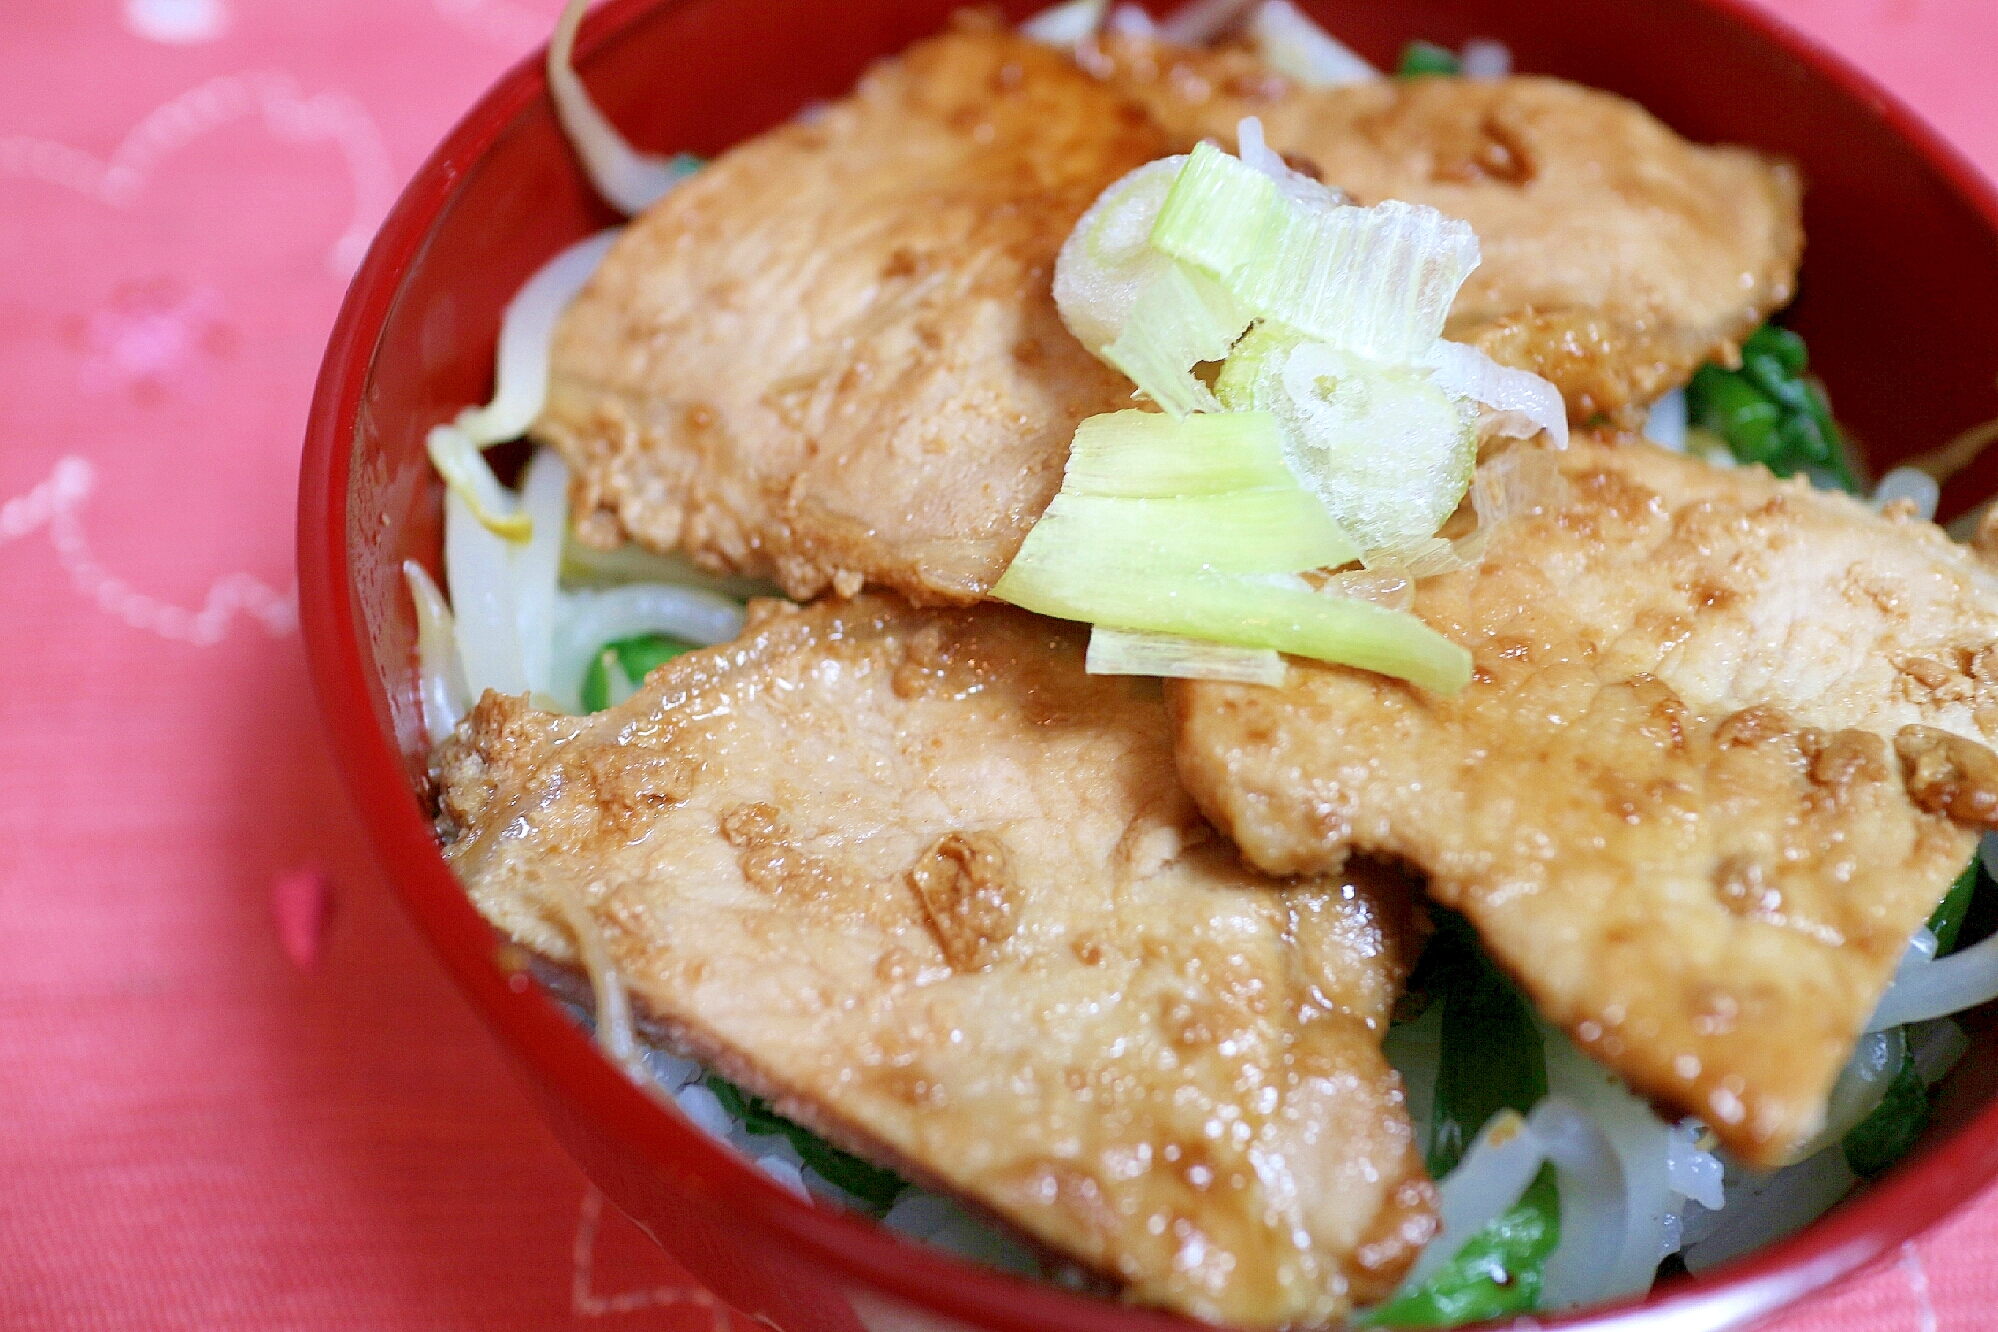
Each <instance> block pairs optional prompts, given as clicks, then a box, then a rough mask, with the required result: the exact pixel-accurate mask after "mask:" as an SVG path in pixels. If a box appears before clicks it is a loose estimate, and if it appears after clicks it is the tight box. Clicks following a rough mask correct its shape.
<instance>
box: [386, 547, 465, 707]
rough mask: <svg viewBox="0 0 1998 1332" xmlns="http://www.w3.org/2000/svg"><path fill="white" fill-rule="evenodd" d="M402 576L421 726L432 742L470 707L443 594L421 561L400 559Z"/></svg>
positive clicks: (455, 633) (453, 629)
mask: <svg viewBox="0 0 1998 1332" xmlns="http://www.w3.org/2000/svg"><path fill="white" fill-rule="evenodd" d="M402 576H403V580H404V581H405V582H406V583H408V584H409V597H410V600H411V601H413V602H414V603H415V604H416V679H417V697H418V698H419V699H420V700H421V701H422V704H423V729H424V731H425V733H426V734H428V736H429V737H430V743H432V744H433V745H434V744H436V743H438V742H439V741H441V740H443V738H444V737H445V736H447V735H449V734H451V730H452V728H453V727H455V726H457V724H458V719H459V718H460V717H462V716H464V715H465V713H466V711H467V709H469V708H470V707H471V700H470V699H469V698H468V697H467V695H466V689H465V669H464V667H463V666H461V665H460V664H459V663H458V642H457V626H456V623H455V621H454V620H453V619H452V616H451V607H450V606H449V605H448V604H446V603H445V600H444V594H443V593H442V592H440V591H438V589H437V584H436V583H435V582H433V581H431V578H430V574H429V572H428V571H427V570H426V569H424V567H423V566H422V565H420V564H418V563H417V562H416V561H415V560H404V561H403V562H402Z"/></svg>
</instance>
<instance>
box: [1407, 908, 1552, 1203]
mask: <svg viewBox="0 0 1998 1332" xmlns="http://www.w3.org/2000/svg"><path fill="white" fill-rule="evenodd" d="M1436 915H1437V921H1438V925H1437V932H1436V938H1435V941H1434V942H1432V944H1431V945H1430V946H1431V947H1432V948H1434V947H1436V946H1437V945H1439V944H1440V945H1442V946H1443V947H1444V948H1445V949H1446V950H1447V953H1446V961H1445V964H1444V971H1443V974H1442V975H1441V976H1440V977H1439V979H1440V981H1441V983H1442V988H1443V1052H1442V1058H1441V1060H1440V1062H1439V1063H1438V1065H1437V1069H1436V1101H1435V1104H1434V1106H1433V1108H1432V1109H1431V1111H1430V1123H1431V1125H1432V1126H1433V1127H1432V1129H1431V1132H1430V1139H1429V1173H1430V1174H1431V1175H1432V1176H1434V1177H1435V1178H1437V1179H1441V1178H1442V1177H1443V1176H1445V1175H1447V1174H1449V1173H1450V1171H1452V1170H1453V1169H1455V1168H1456V1166H1457V1163H1458V1162H1459V1161H1461V1160H1463V1158H1464V1153H1465V1152H1466V1151H1468V1150H1469V1149H1470V1146H1471V1142H1472V1140H1473V1139H1475V1138H1476V1137H1477V1136H1478V1131H1479V1130H1480V1129H1482V1128H1484V1126H1485V1122H1486V1121H1487V1120H1489V1119H1490V1118H1491V1117H1492V1116H1493V1115H1495V1114H1497V1113H1498V1112H1499V1111H1501V1110H1515V1111H1518V1112H1519V1113H1520V1114H1522V1115H1525V1114H1530V1113H1531V1112H1532V1110H1533V1107H1534V1106H1536V1105H1538V1104H1539V1103H1540V1102H1541V1100H1542V1099H1544V1098H1545V1097H1546V1095H1547V1054H1546V1047H1545V1046H1544V1044H1543V1043H1542V1041H1541V1036H1540V1028H1539V1026H1538V1025H1537V1024H1536V1023H1535V1022H1534V1020H1533V1008H1532V1006H1531V1005H1530V1004H1528V1003H1527V1001H1526V997H1525V996H1524V995H1522V994H1520V992H1519V991H1518V989H1517V988H1515V987H1514V985H1513V983H1512V981H1511V980H1509V979H1508V978H1507V977H1506V975H1505V974H1504V973H1503V972H1501V971H1500V970H1499V969H1498V968H1497V967H1495V966H1493V965H1492V963H1491V960H1490V959H1489V958H1487V957H1486V956H1485V953H1484V950H1483V949H1482V948H1480V947H1479V946H1478V942H1477V938H1476V936H1475V934H1473V933H1472V930H1471V927H1470V925H1469V924H1467V923H1466V922H1465V920H1464V918H1463V917H1462V916H1459V915H1457V914H1456V913H1455V912H1449V913H1445V912H1442V911H1438V912H1437V913H1436Z"/></svg>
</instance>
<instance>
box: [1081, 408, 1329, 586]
mask: <svg viewBox="0 0 1998 1332" xmlns="http://www.w3.org/2000/svg"><path fill="white" fill-rule="evenodd" d="M1296 484H1297V482H1296V480H1295V479H1294V478H1293V477H1292V476H1291V472H1290V468H1289V466H1288V465H1286V464H1285V462H1284V459H1283V433H1282V430H1281V428H1280V427H1279V426H1278V425H1277V419H1276V417H1274V416H1272V415H1271V414H1270V413H1268V412H1255V411H1248V412H1221V413H1215V414H1213V415H1208V416H1189V417H1187V418H1186V419H1184V420H1181V421H1175V420H1174V419H1173V418H1171V417H1169V416H1164V415H1161V414H1160V413H1158V412H1137V411H1130V412H1106V413H1104V414H1103V415H1101V416H1092V417H1089V418H1088V419H1087V420H1085V421H1084V422H1083V423H1082V424H1081V425H1080V426H1077V427H1076V431H1075V442H1074V443H1073V444H1071V445H1070V446H1069V451H1068V471H1067V472H1066V474H1065V475H1064V477H1063V480H1062V489H1063V490H1064V491H1065V492H1073V493H1075V494H1078V495H1118V496H1126V497H1129V498H1132V499H1140V498H1151V499H1169V498H1172V497H1175V496H1183V495H1218V494H1222V493H1225V492H1227V491H1232V490H1253V489H1271V488H1279V487H1281V488H1291V487H1295V486H1296ZM1286 572H1288V571H1287V570H1286Z"/></svg>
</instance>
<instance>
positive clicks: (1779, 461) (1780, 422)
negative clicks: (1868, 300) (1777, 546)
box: [1686, 324, 1859, 491]
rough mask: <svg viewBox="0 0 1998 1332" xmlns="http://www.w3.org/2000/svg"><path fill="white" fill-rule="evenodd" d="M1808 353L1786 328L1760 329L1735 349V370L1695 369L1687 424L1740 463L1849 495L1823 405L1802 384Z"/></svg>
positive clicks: (1845, 463) (1846, 472)
mask: <svg viewBox="0 0 1998 1332" xmlns="http://www.w3.org/2000/svg"><path fill="white" fill-rule="evenodd" d="M1809 366H1810V354H1809V352H1808V351H1807V350H1806V348H1805V346H1804V340H1803V339H1802V338H1800V337H1798V336H1797V335H1796V334H1795V333H1792V332H1791V331H1790V330H1789V329H1787V328H1778V327H1777V326H1776V325H1774V324H1764V325H1763V326H1762V327H1761V328H1758V329H1756V330H1755V332H1753V333H1751V334H1749V336H1748V338H1747V340H1746V341H1744V342H1743V343H1742V344H1741V368H1740V369H1739V370H1725V369H1722V368H1721V367H1720V366H1717V365H1703V366H1701V367H1700V368H1699V370H1698V371H1697V372H1696V373H1695V374H1694V375H1693V380H1692V383H1690V384H1688V385H1687V386H1686V406H1687V409H1688V416H1689V417H1690V419H1691V420H1692V422H1693V424H1694V425H1696V426H1698V427H1700V428H1701V429H1703V430H1707V431H1711V432H1712V433H1713V434H1715V435H1718V436H1720V438H1721V439H1723V440H1725V441H1726V443H1727V446H1728V451H1729V452H1730V453H1732V454H1733V455H1734V456H1735V458H1736V459H1737V460H1738V461H1740V462H1744V463H1761V464H1762V465H1763V466H1765V467H1767V468H1768V469H1769V470H1770V471H1772V472H1774V473H1775V474H1776V475H1778V476H1795V475H1796V474H1797V473H1799V472H1810V473H1812V474H1814V475H1816V476H1819V477H1822V478H1826V479H1829V480H1832V481H1834V482H1836V483H1837V484H1838V486H1839V487H1840V488H1842V489H1844V490H1848V491H1857V490H1858V489H1859V483H1858V482H1857V480H1855V479H1854V477H1853V474H1852V467H1851V464H1850V462H1849V460H1848V459H1847V457H1846V453H1845V444H1844V441H1843V440H1842V439H1841V438H1840V436H1839V433H1838V426H1837V425H1836V424H1835V423H1834V422H1833V420H1832V415H1831V405H1830V404H1829V403H1828V402H1826V401H1825V395H1824V392H1823V390H1821V389H1820V388H1819V387H1818V386H1817V384H1816V383H1815V382H1813V381H1812V380H1810V379H1808V378H1806V377H1805V374H1804V372H1805V370H1807V369H1808V368H1809Z"/></svg>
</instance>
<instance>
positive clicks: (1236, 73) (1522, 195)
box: [1083, 38, 1804, 425]
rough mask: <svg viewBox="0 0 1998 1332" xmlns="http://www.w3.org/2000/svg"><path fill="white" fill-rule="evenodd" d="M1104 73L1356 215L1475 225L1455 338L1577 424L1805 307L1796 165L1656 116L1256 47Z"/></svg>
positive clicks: (1130, 57) (1638, 406)
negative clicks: (1299, 60)
mask: <svg viewBox="0 0 1998 1332" xmlns="http://www.w3.org/2000/svg"><path fill="white" fill-rule="evenodd" d="M1083 63H1084V65H1085V67H1087V68H1090V69H1092V70H1094V71H1095V72H1097V73H1098V74H1099V75H1101V76H1102V77H1104V78H1105V79H1106V81H1107V82H1109V83H1110V84H1111V86H1113V87H1116V88H1118V89H1120V90H1122V91H1125V92H1128V93H1130V94H1131V95H1132V96H1134V97H1135V98H1137V99H1138V100H1140V101H1142V102H1143V103H1144V104H1145V106H1146V107H1147V108H1148V109H1149V110H1150V111H1151V112H1152V114H1153V116H1154V117H1155V118H1157V119H1158V120H1159V121H1160V122H1161V123H1162V124H1164V125H1165V126H1166V127H1167V128H1168V129H1169V130H1171V131H1172V132H1173V133H1174V135H1175V136H1176V137H1177V138H1178V139H1180V140H1181V141H1182V142H1184V141H1186V140H1189V139H1198V138H1201V137H1211V138H1213V139H1215V140H1217V141H1218V142H1220V143H1222V144H1224V145H1227V146H1228V147H1230V148H1233V146H1234V143H1235V125H1236V122H1237V121H1238V120H1240V119H1241V117H1243V116H1250V115H1253V116H1259V117H1261V119H1262V122H1263V129H1264V133H1265V135H1266V136H1267V138H1268V140H1269V143H1270V145H1271V146H1272V147H1273V148H1276V149H1277V150H1278V151H1280V152H1283V153H1286V154H1289V155H1291V156H1292V157H1293V159H1301V162H1300V164H1304V163H1308V164H1309V166H1310V167H1311V168H1312V169H1314V170H1315V171H1316V172H1317V173H1318V174H1319V175H1320V176H1321V177H1322V178H1323V179H1324V180H1325V182H1326V183H1327V184H1329V185H1336V186H1338V187H1339V188H1341V189H1343V190H1345V191H1346V192H1347V193H1348V194H1349V195H1350V196H1352V198H1353V200H1354V201H1355V202H1356V203H1362V204H1372V203H1378V202H1380V201H1381V200H1382V199H1405V200H1408V201H1410V202H1413V203H1423V204H1429V205H1430V206H1432V207H1434V208H1437V209H1439V210H1441V211H1442V212H1444V213H1447V214H1449V215H1450V216H1452V217H1460V218H1463V219H1464V220H1465V221H1467V222H1469V223H1470V224H1471V226H1472V227H1473V228H1474V229H1475V230H1476V231H1477V233H1478V240H1479V243H1480V245H1481V246H1482V248H1483V254H1484V262H1483V263H1482V264H1481V265H1480V266H1479V268H1478V270H1477V271H1476V272H1474V273H1473V274H1471V277H1470V280H1469V281H1467V282H1466V283H1465V284H1464V288H1463V291H1462V292H1461V293H1460V294H1459V295H1458V297H1457V302H1456V304H1455V305H1454V306H1453V307H1452V309H1451V316H1450V322H1449V326H1448V327H1447V329H1446V330H1445V335H1446V336H1448V337H1450V338H1453V339H1455V340H1457V341H1459V342H1469V343H1472V344H1473V345H1475V346H1478V347H1481V348H1483V349H1484V350H1485V351H1486V352H1488V353H1490V354H1491V355H1492V356H1493V357H1494V358H1495V359H1497V360H1499V361H1501V362H1504V363H1505V364H1507V365H1514V366H1518V367H1520V368H1521V369H1525V370H1531V371H1533V372H1534V373H1535V374H1538V375H1541V376H1543V377H1545V378H1546V379H1548V380H1551V381H1552V382H1553V383H1554V384H1555V385H1556V386H1557V387H1558V388H1560V390H1561V393H1562V396H1563V397H1564V398H1566V399H1567V402H1568V413H1569V417H1570V419H1572V420H1573V421H1574V422H1575V423H1576V424H1577V425H1585V424H1587V423H1589V422H1590V421H1592V420H1595V419H1596V418H1597V417H1599V416H1604V417H1610V418H1613V419H1619V420H1621V421H1622V422H1623V423H1625V424H1636V422H1637V421H1638V420H1641V418H1642V409H1643V408H1644V407H1645V406H1646V405H1648V404H1649V403H1650V402H1652V401H1653V400H1654V399H1656V398H1657V397H1658V396H1659V395H1661V394H1663V393H1665V392H1667V391H1668V390H1670V389H1673V388H1676V387H1677V386H1679V385H1680V384H1683V383H1684V382H1685V381H1686V380H1687V379H1688V378H1689V377H1690V376H1691V374H1692V372H1693V370H1694V369H1695V368H1697V367H1698V366H1699V365H1700V364H1701V363H1702V362H1703V361H1708V360H1719V361H1723V362H1732V360H1733V359H1734V358H1735V356H1736V355H1737V354H1738V344H1739V342H1740V340H1741V339H1742V338H1744V337H1746V336H1747V335H1748V334H1749V332H1751V331H1752V330H1753V329H1754V328H1755V326H1756V325H1757V324H1758V323H1760V322H1761V321H1762V319H1763V317H1764V316H1765V315H1767V314H1768V313H1769V312H1770V311H1772V310H1774V309H1776V308H1778V307H1780V306H1782V305H1784V304H1785V303H1787V302H1788V301H1789V299H1790V297H1791V294H1792V292H1793V290H1794V283H1795V278H1796V272H1797V264H1798V261H1799V259H1800V258H1801V255H1802V252H1803V243H1804V233H1803V226H1802V220H1801V213H1800V193H1801V191H1800V188H1799V183H1798V177H1797V172H1796V170H1795V168H1793V167H1791V166H1790V165H1788V164H1787V163H1781V162H1777V161H1773V160H1771V159H1770V158H1768V157H1766V156H1764V155H1762V154H1760V153H1756V152H1753V151H1751V150H1748V149H1745V148H1728V147H1702V146H1699V145H1695V144H1690V143H1687V142H1686V141H1685V140H1684V139H1681V138H1680V137H1679V136H1678V135H1676V134H1674V133H1673V132H1672V131H1671V130H1669V129H1667V128H1666V127H1665V126H1664V125H1662V124H1660V123H1659V122H1658V121H1657V120H1656V119H1655V118H1653V117H1652V116H1651V115H1650V114H1649V113H1648V112H1646V111H1645V110H1644V109H1643V108H1642V107H1640V106H1638V105H1636V104H1635V103H1633V102H1628V101H1625V100H1624V99H1623V98H1620V97H1615V96H1612V95H1611V94H1609V93H1605V92H1598V91H1596V90H1594V89H1590V88H1583V87H1579V86H1577V85H1575V84H1572V83H1566V82H1563V81H1561V80H1558V79H1549V78H1507V79H1490V80H1484V79H1455V78H1419V79H1382V80H1379V81H1376V82H1372V83H1363V84H1353V85H1349V86H1346V87H1341V88H1326V89H1306V88H1301V87H1298V86H1297V85H1295V84H1293V83H1291V82H1290V81H1289V80H1288V79H1285V78H1283V77H1282V76H1281V75H1278V74H1275V73H1273V72H1272V71H1270V70H1268V69H1267V68H1266V67H1264V66H1263V65H1262V64H1260V63H1259V62H1258V61H1257V60H1256V59H1255V57H1254V56H1252V55H1251V54H1249V53H1248V52H1246V51H1242V50H1222V51H1215V52H1206V51H1188V50H1185V49H1181V48H1174V47H1168V46H1163V45H1160V44H1157V43H1153V42H1150V41H1147V40H1145V39H1141V38H1106V39H1105V40H1104V41H1103V42H1102V43H1101V44H1100V45H1097V46H1093V47H1091V48H1089V49H1088V50H1086V51H1085V52H1084V54H1083Z"/></svg>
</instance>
